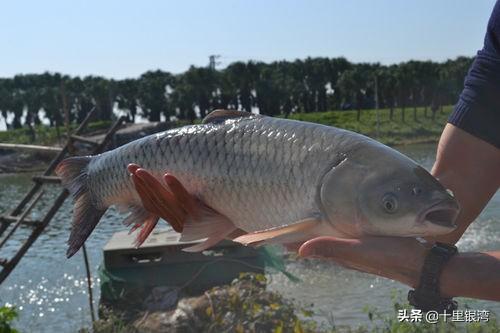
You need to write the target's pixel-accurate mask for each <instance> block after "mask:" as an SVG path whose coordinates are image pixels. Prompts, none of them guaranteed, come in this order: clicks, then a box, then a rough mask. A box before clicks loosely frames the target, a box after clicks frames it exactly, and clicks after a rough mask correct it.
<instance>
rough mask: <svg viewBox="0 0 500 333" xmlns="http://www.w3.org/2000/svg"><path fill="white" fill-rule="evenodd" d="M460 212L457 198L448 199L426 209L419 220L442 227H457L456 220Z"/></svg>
mask: <svg viewBox="0 0 500 333" xmlns="http://www.w3.org/2000/svg"><path fill="white" fill-rule="evenodd" d="M459 212H460V207H459V206H458V203H457V202H456V201H455V200H452V199H446V200H442V201H439V202H437V203H435V204H434V205H432V206H431V207H430V208H428V209H427V210H425V211H424V212H423V213H422V214H420V219H419V220H420V221H421V222H422V223H426V224H427V223H431V224H433V225H435V226H438V227H441V228H446V229H455V228H456V227H457V225H456V224H455V220H456V219H457V217H458V213H459Z"/></svg>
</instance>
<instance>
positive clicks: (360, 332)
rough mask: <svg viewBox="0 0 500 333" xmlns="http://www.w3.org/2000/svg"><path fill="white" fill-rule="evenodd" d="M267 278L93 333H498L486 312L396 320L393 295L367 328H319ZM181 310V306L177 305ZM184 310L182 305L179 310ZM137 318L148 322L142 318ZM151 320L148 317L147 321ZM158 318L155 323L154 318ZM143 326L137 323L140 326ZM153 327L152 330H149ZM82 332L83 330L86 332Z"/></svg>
mask: <svg viewBox="0 0 500 333" xmlns="http://www.w3.org/2000/svg"><path fill="white" fill-rule="evenodd" d="M266 283H267V281H266V278H265V276H263V275H260V274H248V273H242V274H241V275H240V278H239V279H236V280H234V281H233V283H232V284H231V285H228V286H220V287H215V288H213V289H211V290H209V291H207V292H206V293H205V294H204V295H201V296H200V297H199V299H197V300H195V301H193V302H191V303H190V304H195V306H194V307H193V308H192V310H191V311H189V312H190V313H191V315H189V316H181V315H179V314H177V316H176V318H177V319H176V322H175V324H173V325H172V326H168V330H167V326H161V327H159V326H157V325H155V324H153V325H152V326H148V327H149V329H148V328H146V327H141V326H140V325H139V327H137V325H138V321H135V322H134V323H133V324H132V323H126V322H124V321H123V320H122V319H119V318H118V317H117V315H115V314H113V313H110V314H108V317H107V318H105V319H101V320H99V321H98V322H96V323H95V324H94V326H93V331H94V332H96V333H111V332H113V333H114V332H139V331H141V332H142V331H148V332H149V331H152V332H156V331H169V332H170V331H171V332H185V331H196V332H198V331H199V332H272V333H284V332H292V333H313V332H317V333H426V332H436V333H454V332H467V333H496V332H499V331H500V326H499V322H498V319H497V318H496V317H495V315H494V314H493V313H490V316H489V320H488V321H487V322H485V321H483V322H472V323H463V322H462V323H456V322H452V321H451V319H450V317H448V318H447V320H446V321H445V320H444V319H443V317H442V316H441V317H440V319H439V320H438V321H437V322H436V323H429V322H427V321H426V320H425V319H424V318H425V317H423V318H422V320H421V321H420V322H412V321H409V320H408V321H400V320H399V319H398V313H399V311H400V310H404V309H406V310H407V313H411V310H410V309H411V308H410V306H409V305H408V303H406V302H402V301H401V299H403V297H402V295H401V294H397V293H394V295H393V309H392V310H393V311H391V313H389V314H387V312H385V313H382V312H381V311H380V310H379V309H377V308H375V307H367V308H365V309H364V312H365V313H366V314H367V316H368V320H369V324H368V325H361V326H356V327H354V326H338V325H335V322H334V321H333V320H332V321H331V322H328V323H322V324H318V323H317V322H316V321H315V320H314V319H313V318H314V316H315V314H314V311H312V310H311V309H310V308H301V307H297V306H296V305H294V304H293V303H292V301H290V300H288V299H286V298H284V297H283V296H282V295H280V294H279V293H276V292H270V291H266V289H265V287H266ZM179 308H180V307H179ZM182 308H183V309H185V308H186V303H185V304H184V305H183V306H182ZM172 313H173V311H172V312H168V311H166V312H165V313H163V314H162V315H160V316H159V317H157V318H161V319H160V320H159V321H161V322H162V323H166V322H169V320H168V319H167V318H168V317H169V316H170V315H172ZM139 317H143V318H146V317H145V316H144V314H139ZM147 320H150V317H147V319H146V321H147ZM156 320H158V319H156ZM141 321H142V322H144V320H140V321H139V322H141ZM152 327H156V329H154V328H152ZM81 332H87V331H86V330H85V329H84V330H81Z"/></svg>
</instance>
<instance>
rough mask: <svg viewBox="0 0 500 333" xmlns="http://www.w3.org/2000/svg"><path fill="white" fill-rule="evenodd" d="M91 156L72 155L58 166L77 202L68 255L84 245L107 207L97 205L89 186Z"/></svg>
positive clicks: (67, 187) (64, 181)
mask: <svg viewBox="0 0 500 333" xmlns="http://www.w3.org/2000/svg"><path fill="white" fill-rule="evenodd" d="M91 160H92V157H91V156H78V157H70V158H67V159H65V160H63V161H62V162H61V163H59V165H58V166H57V168H56V171H55V172H56V174H57V175H58V176H59V177H61V182H62V184H63V186H64V187H65V188H66V189H68V191H69V192H70V193H71V194H72V196H73V200H74V202H75V205H74V210H73V225H72V228H71V234H70V236H69V240H68V246H69V247H68V250H67V252H66V256H67V257H68V258H70V257H72V256H73V255H74V254H75V253H76V252H77V251H78V250H79V249H80V247H82V245H83V243H85V240H87V238H88V237H89V235H90V234H91V233H92V230H94V228H95V227H96V225H97V223H98V222H99V220H100V219H101V217H102V216H103V215H104V213H105V212H106V209H104V210H103V209H100V208H98V207H96V206H95V204H94V202H95V200H93V198H92V194H91V193H90V191H89V186H88V165H89V163H90V161H91Z"/></svg>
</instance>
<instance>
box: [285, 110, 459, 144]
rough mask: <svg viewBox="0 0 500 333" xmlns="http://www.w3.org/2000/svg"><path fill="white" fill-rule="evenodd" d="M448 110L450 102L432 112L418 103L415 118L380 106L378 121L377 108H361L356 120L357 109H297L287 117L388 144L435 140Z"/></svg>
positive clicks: (441, 128)
mask: <svg viewBox="0 0 500 333" xmlns="http://www.w3.org/2000/svg"><path fill="white" fill-rule="evenodd" d="M451 110H452V106H445V107H442V111H438V112H435V113H434V114H431V112H428V110H426V109H425V108H423V107H419V108H417V109H416V111H415V114H414V115H415V118H413V117H412V118H411V119H407V121H405V122H402V121H401V120H400V119H393V120H390V114H391V110H390V109H382V110H379V111H378V121H377V111H376V110H362V111H361V117H360V120H359V121H358V120H357V117H358V115H357V112H356V111H328V112H313V113H296V114H292V115H290V117H289V118H290V119H296V120H303V121H310V122H313V123H318V124H324V125H329V126H336V127H340V128H344V129H348V130H351V131H355V132H358V133H361V134H364V135H367V136H369V137H372V138H374V139H377V140H378V141H380V142H382V143H384V144H387V145H399V144H409V143H423V142H436V141H437V140H438V139H439V136H440V135H441V132H442V131H443V127H444V125H445V124H446V119H447V118H448V116H449V114H450V112H451ZM392 112H393V114H394V115H398V114H401V113H402V112H403V110H401V109H395V110H392ZM377 124H378V125H377Z"/></svg>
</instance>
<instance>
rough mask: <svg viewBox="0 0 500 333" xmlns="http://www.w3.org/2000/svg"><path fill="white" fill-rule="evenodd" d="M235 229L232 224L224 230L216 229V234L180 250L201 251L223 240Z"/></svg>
mask: <svg viewBox="0 0 500 333" xmlns="http://www.w3.org/2000/svg"><path fill="white" fill-rule="evenodd" d="M235 230H236V228H235V227H234V226H232V228H231V226H228V228H227V229H226V230H218V231H219V233H218V234H214V235H212V236H210V237H208V239H206V240H205V241H203V242H202V243H199V244H196V245H193V246H190V247H186V248H183V249H182V251H184V252H201V251H204V250H206V249H208V248H211V247H212V246H214V245H215V244H217V243H219V242H220V241H223V240H224V239H226V238H227V236H229V235H230V234H231V233H233V232H234V231H235Z"/></svg>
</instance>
